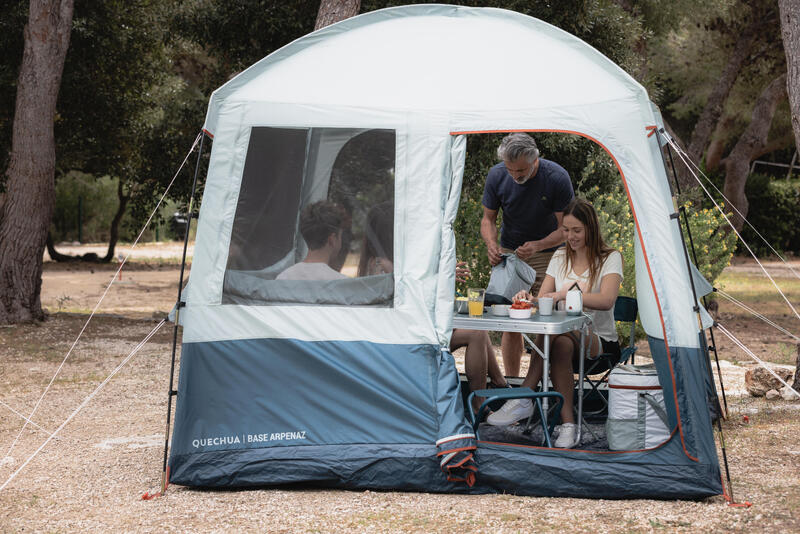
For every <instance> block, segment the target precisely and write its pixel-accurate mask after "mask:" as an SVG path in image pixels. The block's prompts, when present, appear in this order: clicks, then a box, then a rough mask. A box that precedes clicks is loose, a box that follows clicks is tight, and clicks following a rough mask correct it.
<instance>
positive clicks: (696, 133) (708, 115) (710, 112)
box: [687, 20, 757, 165]
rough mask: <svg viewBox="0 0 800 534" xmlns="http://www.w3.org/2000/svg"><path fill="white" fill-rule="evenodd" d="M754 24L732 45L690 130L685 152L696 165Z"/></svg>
mask: <svg viewBox="0 0 800 534" xmlns="http://www.w3.org/2000/svg"><path fill="white" fill-rule="evenodd" d="M756 24H757V21H756V20H753V21H752V22H751V23H750V24H749V25H748V27H747V28H746V29H745V31H744V32H742V33H741V34H739V38H738V39H737V40H736V45H735V46H734V47H733V52H731V55H730V57H729V58H728V63H727V64H726V65H725V68H724V69H723V70H722V74H721V75H720V77H719V80H717V83H716V85H715V86H714V88H713V89H712V90H711V94H710V95H708V101H707V102H706V105H705V107H704V108H703V112H702V113H701V114H700V118H699V119H698V120H697V124H695V126H694V130H692V135H691V138H690V139H689V149H688V150H687V153H688V154H689V157H691V158H692V161H694V162H695V163H697V164H698V165H699V164H700V161H701V160H702V158H703V152H705V149H706V146H707V145H708V140H709V139H710V137H711V134H712V133H713V132H714V129H715V128H716V127H717V122H718V121H719V118H720V116H722V111H723V109H724V108H725V102H726V101H727V100H728V95H730V93H731V89H733V85H734V83H736V78H738V77H739V71H741V70H742V67H743V66H744V62H745V60H746V59H747V57H748V55H749V53H750V45H751V44H752V43H753V39H754V37H755V33H754V31H753V26H755V25H756Z"/></svg>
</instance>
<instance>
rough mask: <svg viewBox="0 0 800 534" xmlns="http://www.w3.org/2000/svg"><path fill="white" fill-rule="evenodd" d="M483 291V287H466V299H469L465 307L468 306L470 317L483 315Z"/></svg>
mask: <svg viewBox="0 0 800 534" xmlns="http://www.w3.org/2000/svg"><path fill="white" fill-rule="evenodd" d="M485 293H486V290H485V289H480V288H470V289H467V299H468V300H469V303H468V304H467V307H468V308H469V316H470V317H480V316H482V315H483V296H484V294H485Z"/></svg>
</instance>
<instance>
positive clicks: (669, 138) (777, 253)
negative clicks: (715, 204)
mask: <svg viewBox="0 0 800 534" xmlns="http://www.w3.org/2000/svg"><path fill="white" fill-rule="evenodd" d="M662 133H663V135H664V137H665V139H667V142H668V143H669V144H670V146H672V147H673V148H675V150H676V151H677V152H678V153H679V154H680V153H683V155H684V156H685V158H681V159H683V160H684V163H686V162H687V161H688V163H689V165H691V167H694V169H695V170H696V171H697V172H698V173H700V175H701V176H702V177H703V178H705V179H706V182H708V183H709V184H710V185H711V187H713V188H714V190H715V191H716V192H717V193H719V196H721V197H722V198H723V199H724V200H725V202H727V203H728V206H730V207H731V208H733V210H734V211H735V212H736V213H737V214H738V215H739V217H741V218H742V220H743V221H744V222H746V223H747V226H749V227H750V229H751V230H753V231H754V232H755V233H756V235H757V236H758V237H760V238H761V240H762V241H763V242H764V244H765V245H767V246H768V247H769V249H770V250H771V251H772V253H773V254H775V255H776V256H777V257H778V258H779V259H780V260H781V261H782V262H783V264H784V265H785V266H786V267H787V268H788V269H789V270H790V271H792V274H794V275H795V276H796V277H797V278H798V279H800V273H798V272H797V271H795V270H794V269H793V268H792V265H791V264H790V263H789V262H788V261H786V258H784V257H783V255H781V253H780V252H778V251H777V250H775V248H774V247H773V246H772V244H771V243H770V242H769V241H767V238H766V237H764V236H763V235H761V232H759V231H758V230H757V229H756V227H755V226H753V225H752V223H751V222H750V221H748V220H747V217H745V216H744V215H743V214H742V212H741V211H739V208H737V207H736V205H735V204H734V203H733V202H731V201H730V200H729V199H728V197H726V196H725V193H723V192H722V191H720V190H719V188H718V187H717V186H716V184H715V183H714V182H712V181H711V179H710V178H709V177H708V176H706V175H705V173H704V172H703V171H702V169H700V167H698V166H697V164H696V163H695V162H694V161H692V159H691V158H689V156H688V154H686V153H685V152H683V151H682V150H681V148H680V147H679V146H677V144H676V143H675V142H674V140H673V139H672V138H671V137H669V134H667V132H666V131H665V132H662ZM689 170H690V171H692V169H691V168H690V169H689ZM692 175H693V176H694V178H695V180H697V181H698V183H699V182H700V180H699V179H698V178H697V175H696V174H694V172H692ZM700 185H702V184H700ZM703 189H705V188H703ZM706 194H708V191H706ZM709 198H710V195H709ZM711 200H713V199H711ZM740 239H741V238H740Z"/></svg>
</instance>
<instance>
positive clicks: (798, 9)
mask: <svg viewBox="0 0 800 534" xmlns="http://www.w3.org/2000/svg"><path fill="white" fill-rule="evenodd" d="M778 7H779V8H780V14H781V35H782V36H783V50H784V52H786V66H787V71H788V72H787V77H786V86H787V89H788V92H789V108H790V109H791V112H792V130H794V144H795V147H796V148H797V150H800V2H797V0H778ZM795 383H797V382H795Z"/></svg>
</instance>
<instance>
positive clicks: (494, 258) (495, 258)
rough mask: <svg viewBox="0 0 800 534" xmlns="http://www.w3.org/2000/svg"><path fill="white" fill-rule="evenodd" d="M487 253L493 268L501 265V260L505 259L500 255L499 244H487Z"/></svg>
mask: <svg viewBox="0 0 800 534" xmlns="http://www.w3.org/2000/svg"><path fill="white" fill-rule="evenodd" d="M486 252H487V256H489V263H491V264H492V267H494V266H495V265H497V264H498V263H500V260H502V259H503V256H502V254H501V253H500V247H499V246H498V244H497V243H491V244H487V245H486Z"/></svg>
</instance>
